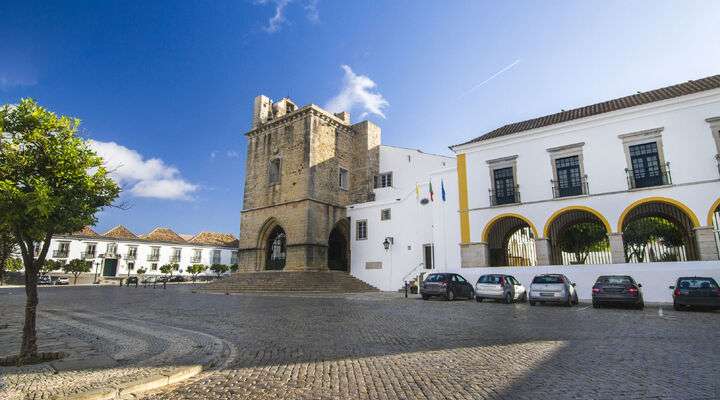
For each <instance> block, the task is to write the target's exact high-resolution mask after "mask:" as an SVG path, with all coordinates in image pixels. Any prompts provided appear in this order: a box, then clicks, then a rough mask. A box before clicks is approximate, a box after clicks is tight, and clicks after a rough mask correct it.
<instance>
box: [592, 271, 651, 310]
mask: <svg viewBox="0 0 720 400" xmlns="http://www.w3.org/2000/svg"><path fill="white" fill-rule="evenodd" d="M641 287H642V285H641V284H639V283H637V282H635V280H634V279H633V278H632V277H631V276H627V275H607V276H599V277H598V278H597V281H596V282H595V285H593V288H592V305H593V307H595V308H598V307H600V306H601V305H603V304H608V303H613V304H627V305H632V306H635V307H636V308H639V309H642V308H643V307H644V306H645V303H644V302H643V296H642V291H641V290H640V288H641Z"/></svg>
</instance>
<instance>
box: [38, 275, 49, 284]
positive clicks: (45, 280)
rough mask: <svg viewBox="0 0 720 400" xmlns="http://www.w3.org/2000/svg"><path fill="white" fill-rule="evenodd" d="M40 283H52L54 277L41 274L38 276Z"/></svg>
mask: <svg viewBox="0 0 720 400" xmlns="http://www.w3.org/2000/svg"><path fill="white" fill-rule="evenodd" d="M37 284H38V285H52V279H50V277H49V276H47V275H40V276H39V277H38V282H37Z"/></svg>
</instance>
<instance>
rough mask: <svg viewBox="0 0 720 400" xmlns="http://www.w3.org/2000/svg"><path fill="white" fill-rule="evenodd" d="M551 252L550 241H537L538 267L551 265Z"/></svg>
mask: <svg viewBox="0 0 720 400" xmlns="http://www.w3.org/2000/svg"><path fill="white" fill-rule="evenodd" d="M550 251H551V250H550V239H535V257H537V265H551V264H550Z"/></svg>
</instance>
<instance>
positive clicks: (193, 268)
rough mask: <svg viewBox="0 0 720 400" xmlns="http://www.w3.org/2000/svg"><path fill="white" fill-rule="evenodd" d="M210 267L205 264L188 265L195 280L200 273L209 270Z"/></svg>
mask: <svg viewBox="0 0 720 400" xmlns="http://www.w3.org/2000/svg"><path fill="white" fill-rule="evenodd" d="M207 269H208V267H207V265H203V264H193V265H191V266H189V267H188V269H187V272H188V273H189V274H190V275H192V280H193V282H195V279H197V276H198V275H199V274H202V273H203V272H205V271H207Z"/></svg>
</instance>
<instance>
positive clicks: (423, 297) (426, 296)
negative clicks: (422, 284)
mask: <svg viewBox="0 0 720 400" xmlns="http://www.w3.org/2000/svg"><path fill="white" fill-rule="evenodd" d="M429 298H430V296H428V295H426V294H424V295H422V299H423V300H427V299H429Z"/></svg>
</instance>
